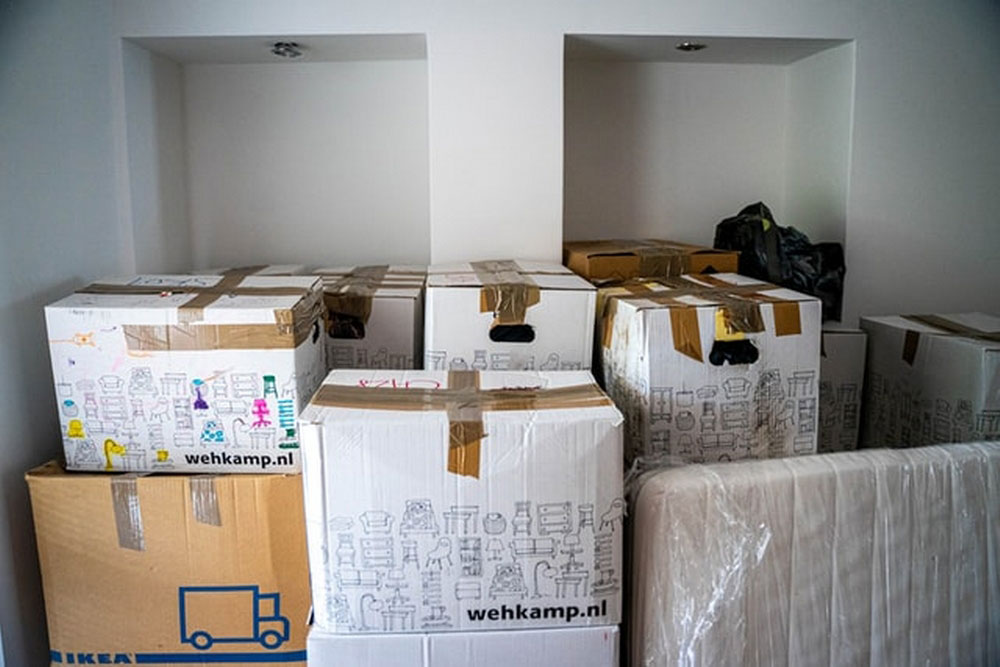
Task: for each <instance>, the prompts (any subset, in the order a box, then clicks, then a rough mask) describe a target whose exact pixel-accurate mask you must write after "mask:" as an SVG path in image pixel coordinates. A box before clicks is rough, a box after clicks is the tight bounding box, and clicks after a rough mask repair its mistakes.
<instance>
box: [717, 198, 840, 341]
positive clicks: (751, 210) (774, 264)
mask: <svg viewBox="0 0 1000 667" xmlns="http://www.w3.org/2000/svg"><path fill="white" fill-rule="evenodd" d="M714 245H715V247H716V248H718V249H719V250H739V251H740V264H739V267H740V273H741V274H743V275H745V276H750V277H751V278H757V279H759V280H766V281H768V282H771V283H774V284H776V285H781V286H782V287H788V288H789V289H793V290H796V291H799V292H804V293H805V294H811V295H813V296H815V297H818V298H819V299H821V300H822V302H823V320H824V321H826V320H840V310H841V305H842V302H843V296H844V273H845V270H846V269H845V266H844V248H843V246H841V245H840V244H839V243H817V244H813V243H811V242H810V241H809V237H808V236H806V235H805V234H803V233H802V232H800V231H799V230H797V229H795V228H794V227H779V226H778V224H777V223H776V222H775V221H774V216H773V215H771V210H770V209H769V208H768V207H767V206H765V205H764V204H763V203H762V202H757V203H756V204H751V205H750V206H747V207H746V208H744V209H743V210H742V211H740V212H739V213H738V214H737V215H736V216H735V217H732V218H726V219H725V220H723V221H722V222H720V223H719V224H718V225H716V227H715V243H714Z"/></svg>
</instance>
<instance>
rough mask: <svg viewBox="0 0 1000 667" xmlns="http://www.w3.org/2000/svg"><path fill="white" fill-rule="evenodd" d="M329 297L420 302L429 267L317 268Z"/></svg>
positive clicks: (316, 271)
mask: <svg viewBox="0 0 1000 667" xmlns="http://www.w3.org/2000/svg"><path fill="white" fill-rule="evenodd" d="M313 273H315V274H317V275H319V276H320V277H321V278H322V279H323V291H324V292H326V294H328V295H329V294H341V295H352V296H370V297H379V298H395V299H418V298H420V295H421V294H422V292H423V287H424V283H426V282H427V267H426V266H417V265H402V264H400V265H388V264H386V265H375V266H346V267H328V268H321V269H316V270H315V271H314V272H313Z"/></svg>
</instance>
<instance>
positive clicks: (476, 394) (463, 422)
mask: <svg viewBox="0 0 1000 667" xmlns="http://www.w3.org/2000/svg"><path fill="white" fill-rule="evenodd" d="M465 373H468V374H469V375H465V376H462V375H458V374H449V386H448V388H447V389H392V388H387V387H354V386H348V385H331V384H324V385H323V386H321V387H320V388H319V391H317V392H316V395H315V396H313V399H312V404H313V405H318V406H324V407H336V408H350V409H356V410H399V411H433V412H445V413H446V414H447V415H448V425H449V426H448V430H449V438H448V470H449V472H454V473H455V474H459V475H467V476H472V477H478V476H479V459H480V456H481V451H480V450H481V444H480V443H481V441H482V439H483V438H484V437H485V436H486V434H485V433H483V426H482V413H483V412H488V411H509V410H560V409H574V408H594V407H603V406H610V405H613V403H612V402H611V399H609V398H608V397H607V396H606V395H605V394H604V393H603V392H602V391H601V390H600V389H599V388H598V387H597V385H594V384H587V385H577V386H572V387H560V388H558V389H480V388H478V385H477V384H474V383H477V382H478V379H477V377H476V375H475V371H465ZM452 383H454V386H452ZM473 464H474V465H473Z"/></svg>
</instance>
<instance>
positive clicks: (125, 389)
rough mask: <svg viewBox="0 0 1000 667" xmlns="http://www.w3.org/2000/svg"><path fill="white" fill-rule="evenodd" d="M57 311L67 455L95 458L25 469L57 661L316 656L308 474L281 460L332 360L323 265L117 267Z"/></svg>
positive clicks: (293, 452) (55, 337)
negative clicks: (318, 268) (278, 270)
mask: <svg viewBox="0 0 1000 667" xmlns="http://www.w3.org/2000/svg"><path fill="white" fill-rule="evenodd" d="M46 320H47V324H48V334H49V345H50V352H51V357H52V368H53V376H54V379H55V387H56V394H57V397H58V398H57V400H58V401H59V406H58V407H59V415H60V423H61V429H62V433H63V442H64V449H65V459H66V460H65V464H66V468H69V469H71V470H83V471H91V473H90V474H82V473H71V472H66V470H65V469H64V468H63V467H62V466H60V465H58V464H56V463H50V464H47V465H44V466H42V467H40V468H37V469H35V470H33V471H31V472H29V473H28V475H27V480H28V485H29V488H30V491H31V497H32V507H33V512H34V519H35V532H36V536H37V541H38V552H39V561H40V564H41V570H42V582H43V588H44V595H45V605H46V611H47V614H48V630H49V641H50V645H51V648H52V653H51V661H52V662H53V663H54V664H60V663H61V664H87V663H95V664H96V663H111V664H116V663H117V664H121V663H140V662H159V663H178V662H185V663H198V662H202V661H205V662H209V661H215V660H216V659H221V658H220V656H226V657H227V660H228V661H230V662H291V661H302V660H304V659H305V635H306V628H307V624H306V621H307V617H308V613H309V606H310V599H309V589H308V572H307V569H306V546H305V536H304V531H303V522H304V517H303V508H302V503H301V494H302V484H301V476H300V475H297V474H282V473H295V472H298V471H299V469H300V465H301V464H300V461H299V436H298V432H297V430H296V429H297V425H296V422H295V418H296V415H297V414H298V411H299V409H300V408H301V406H302V405H304V404H305V402H306V401H307V400H308V397H309V396H311V395H312V393H313V391H314V390H315V388H316V386H317V385H318V384H319V382H320V381H321V380H322V377H323V373H324V370H325V362H324V354H323V340H322V338H321V335H320V334H321V333H322V320H323V307H322V292H321V284H320V281H319V279H318V278H315V277H273V276H262V275H257V274H255V273H252V272H250V271H247V270H245V269H240V270H235V271H229V272H225V273H224V274H223V275H221V276H220V275H215V276H208V275H202V276H138V277H134V278H129V279H110V280H104V281H101V282H100V283H96V284H92V285H89V286H88V287H86V288H84V289H82V290H80V291H78V292H77V293H75V294H73V295H71V296H68V297H66V298H64V299H61V300H60V301H57V302H56V303H54V304H52V305H51V306H49V307H48V308H46ZM123 472H124V473H125V474H106V473H123ZM149 472H183V473H187V474H184V475H147V474H146V473H149ZM229 472H242V473H248V474H243V475H225V474H215V473H229ZM206 473H212V474H206Z"/></svg>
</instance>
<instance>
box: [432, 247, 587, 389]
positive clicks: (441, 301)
mask: <svg viewBox="0 0 1000 667" xmlns="http://www.w3.org/2000/svg"><path fill="white" fill-rule="evenodd" d="M426 298H427V307H426V315H425V318H424V327H425V335H424V341H425V346H426V352H425V361H424V368H426V369H428V370H465V369H474V370H487V369H489V370H534V369H538V370H543V371H552V370H581V369H588V368H590V363H591V358H592V345H593V335H594V332H593V329H594V298H595V291H594V287H593V285H591V284H590V283H588V282H587V281H586V280H584V279H583V278H580V277H579V276H577V275H575V274H574V273H573V272H572V271H570V270H569V269H567V268H566V267H563V266H559V265H558V264H545V263H539V262H526V261H522V260H517V261H495V262H472V263H471V264H440V265H435V266H431V267H429V269H428V277H427V297H426Z"/></svg>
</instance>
